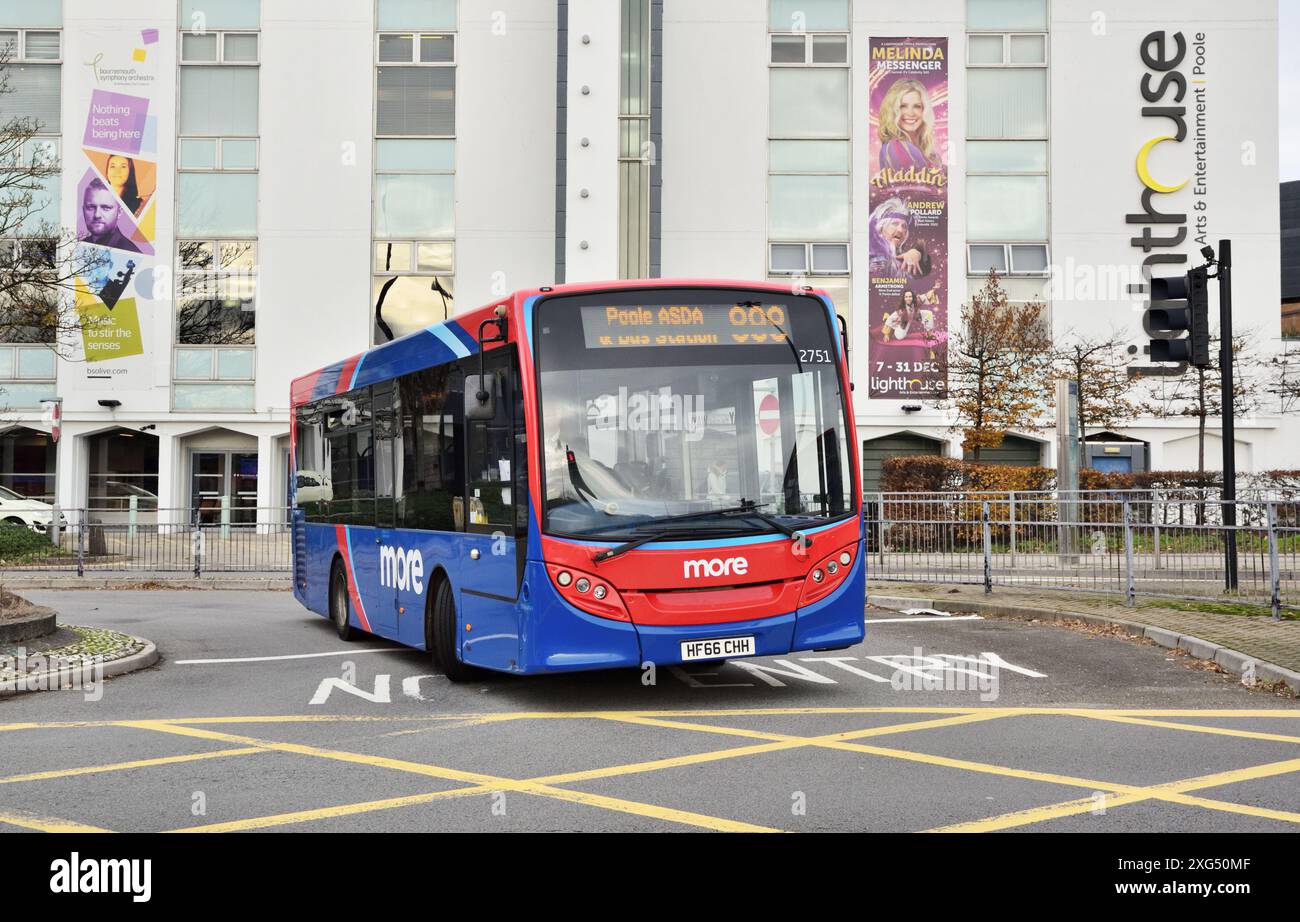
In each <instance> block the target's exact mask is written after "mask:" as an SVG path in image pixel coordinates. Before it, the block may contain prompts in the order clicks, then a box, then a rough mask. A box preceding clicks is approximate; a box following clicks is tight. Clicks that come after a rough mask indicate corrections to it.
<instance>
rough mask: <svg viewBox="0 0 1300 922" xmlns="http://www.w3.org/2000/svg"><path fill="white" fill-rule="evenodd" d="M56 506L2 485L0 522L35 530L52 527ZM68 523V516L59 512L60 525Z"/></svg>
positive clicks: (0, 492) (0, 490) (0, 491)
mask: <svg viewBox="0 0 1300 922" xmlns="http://www.w3.org/2000/svg"><path fill="white" fill-rule="evenodd" d="M53 516H54V507H53V506H51V505H50V504H49V503H43V502H41V501H40V500H38V499H28V498H27V497H26V496H23V495H22V494H21V493H15V492H14V491H13V490H10V489H9V488H8V487H0V522H3V523H4V524H7V525H25V526H27V527H28V528H30V529H33V530H34V531H45V530H46V529H47V528H49V527H50V520H51V519H52V518H53ZM67 524H68V517H67V516H66V515H64V514H63V513H62V512H60V513H59V525H60V526H64V525H67Z"/></svg>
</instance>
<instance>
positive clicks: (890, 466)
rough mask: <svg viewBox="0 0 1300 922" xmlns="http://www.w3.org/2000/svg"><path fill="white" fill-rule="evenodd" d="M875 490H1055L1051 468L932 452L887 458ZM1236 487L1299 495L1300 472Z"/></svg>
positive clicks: (1106, 477)
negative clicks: (981, 461) (985, 461)
mask: <svg viewBox="0 0 1300 922" xmlns="http://www.w3.org/2000/svg"><path fill="white" fill-rule="evenodd" d="M1222 482H1223V478H1222V476H1221V475H1220V472H1219V471H1206V472H1205V473H1203V474H1202V473H1200V472H1198V471H1144V472H1142V473H1137V474H1120V473H1111V472H1108V471H1096V470H1093V469H1092V468H1085V469H1084V470H1082V471H1080V472H1079V489H1081V490H1177V489H1205V490H1216V489H1218V488H1219V487H1220V486H1221V485H1222ZM880 489H881V491H882V492H885V493H949V492H966V491H988V492H1001V491H1006V490H1017V491H1019V490H1025V491H1030V490H1054V489H1056V471H1055V470H1054V469H1052V468H1049V467H1016V466H1012V465H1006V464H976V463H975V462H973V461H964V460H962V459H960V458H942V457H939V456H937V455H905V456H902V457H897V458H887V459H886V460H885V463H884V464H883V465H882V467H881V474H880ZM1238 489H1247V490H1250V489H1254V490H1267V491H1270V492H1276V493H1281V494H1283V495H1284V496H1289V497H1300V471H1297V470H1275V471H1260V472H1257V473H1254V474H1243V475H1240V476H1239V477H1238Z"/></svg>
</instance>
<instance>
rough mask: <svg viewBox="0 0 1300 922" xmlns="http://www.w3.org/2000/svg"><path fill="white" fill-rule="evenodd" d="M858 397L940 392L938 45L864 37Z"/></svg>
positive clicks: (944, 201)
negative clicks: (864, 388) (866, 234)
mask: <svg viewBox="0 0 1300 922" xmlns="http://www.w3.org/2000/svg"><path fill="white" fill-rule="evenodd" d="M870 74H871V76H870V90H869V99H870V109H871V132H870V147H871V189H870V194H869V196H868V201H869V203H870V205H869V207H870V209H871V219H870V229H869V231H870V260H871V277H870V281H869V283H868V302H867V307H868V310H867V316H868V318H869V322H870V324H871V329H870V331H869V339H868V342H869V346H868V348H867V356H868V361H869V362H870V378H869V384H868V396H869V397H871V398H872V399H876V400H916V399H924V398H936V397H943V396H944V394H945V393H946V391H947V385H948V318H949V312H948V40H947V39H946V38H876V39H872V40H871V71H870Z"/></svg>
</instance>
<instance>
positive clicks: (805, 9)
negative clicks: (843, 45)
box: [768, 0, 849, 32]
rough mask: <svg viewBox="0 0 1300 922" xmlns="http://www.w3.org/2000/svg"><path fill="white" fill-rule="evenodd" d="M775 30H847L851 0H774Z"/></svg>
mask: <svg viewBox="0 0 1300 922" xmlns="http://www.w3.org/2000/svg"><path fill="white" fill-rule="evenodd" d="M768 13H769V17H770V18H769V21H768V22H769V25H770V27H771V30H772V31H773V32H848V31H849V0H771V4H770V6H769V7H768Z"/></svg>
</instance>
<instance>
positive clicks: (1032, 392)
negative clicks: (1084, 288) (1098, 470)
mask: <svg viewBox="0 0 1300 922" xmlns="http://www.w3.org/2000/svg"><path fill="white" fill-rule="evenodd" d="M1043 312H1044V307H1043V305H1042V304H1041V303H1039V302H1028V303H1017V304H1013V303H1011V302H1010V301H1008V300H1007V293H1006V292H1005V291H1003V289H1002V286H1001V284H1000V283H999V281H998V275H997V273H996V272H989V277H988V281H987V282H986V283H985V285H984V288H983V290H982V291H980V292H979V293H978V294H976V295H975V296H974V297H972V298H971V301H970V303H969V304H964V305H962V309H961V326H960V328H959V329H958V330H957V331H956V332H955V335H954V336H953V337H952V340H951V341H950V344H949V358H948V393H947V405H948V406H950V407H951V409H952V410H953V411H954V413H955V414H956V419H955V420H954V423H953V428H954V429H961V430H963V438H962V444H963V447H964V448H965V449H966V450H967V451H969V452H970V453H971V454H972V455H973V456H974V458H975V460H976V461H978V460H980V453H981V451H982V450H983V449H985V448H997V447H998V446H999V445H1001V444H1002V439H1003V438H1004V437H1005V436H1006V434H1007V432H1008V431H1010V430H1012V429H1019V430H1022V431H1032V430H1034V429H1038V428H1041V427H1042V419H1043V411H1044V409H1045V408H1046V406H1047V403H1048V401H1047V400H1046V397H1047V390H1048V388H1047V383H1048V380H1049V373H1050V369H1051V355H1052V344H1051V334H1050V333H1049V332H1048V330H1047V324H1046V322H1045V318H1044V313H1043Z"/></svg>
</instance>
